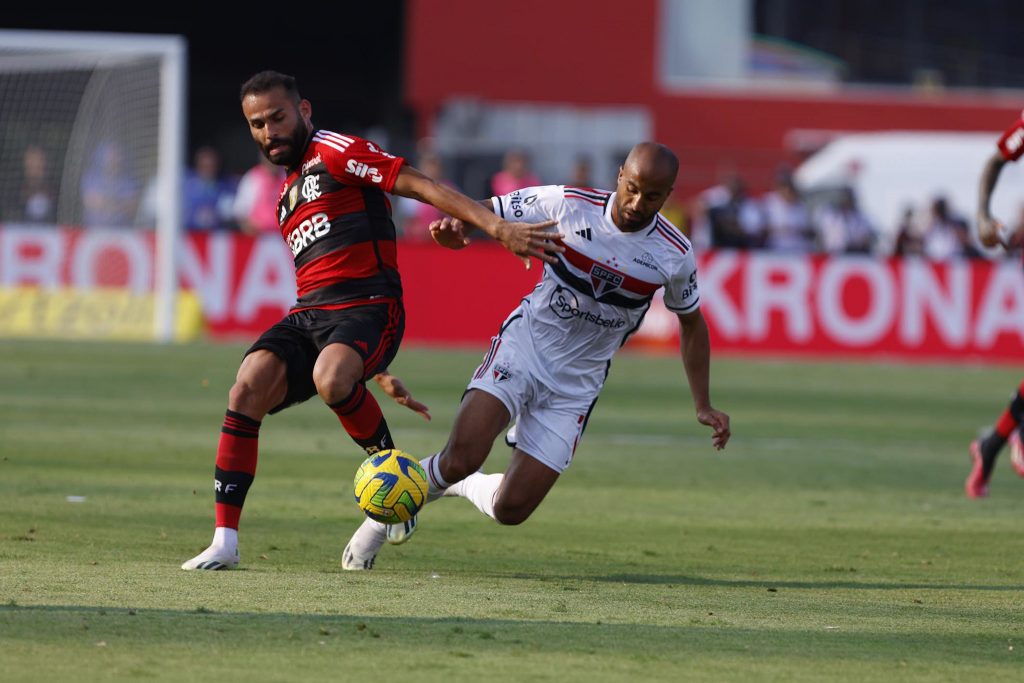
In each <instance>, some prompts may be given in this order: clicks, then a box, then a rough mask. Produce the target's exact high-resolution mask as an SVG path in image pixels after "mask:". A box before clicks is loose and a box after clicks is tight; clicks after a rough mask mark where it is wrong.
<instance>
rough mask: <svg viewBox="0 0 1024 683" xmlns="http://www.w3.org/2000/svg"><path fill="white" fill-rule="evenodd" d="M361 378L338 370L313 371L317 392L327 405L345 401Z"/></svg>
mask: <svg viewBox="0 0 1024 683" xmlns="http://www.w3.org/2000/svg"><path fill="white" fill-rule="evenodd" d="M358 381H359V378H356V377H350V376H348V375H347V374H345V373H342V372H337V371H333V372H332V371H322V370H321V371H317V370H314V371H313V384H314V385H315V386H316V392H317V394H319V395H320V398H321V399H323V401H324V403H326V404H327V405H334V404H335V403H339V402H341V401H344V400H345V399H346V398H348V397H349V395H351V394H352V390H353V389H354V388H355V386H356V383H357V382H358Z"/></svg>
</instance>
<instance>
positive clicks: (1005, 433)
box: [964, 113, 1024, 498]
mask: <svg viewBox="0 0 1024 683" xmlns="http://www.w3.org/2000/svg"><path fill="white" fill-rule="evenodd" d="M1022 155H1024V113H1021V115H1020V117H1019V118H1018V119H1017V120H1016V121H1015V122H1014V123H1013V125H1011V126H1010V127H1009V128H1007V129H1006V130H1005V131H1004V132H1003V134H1002V135H1001V136H1000V138H999V141H998V142H997V143H996V151H995V152H993V154H992V156H991V157H989V160H988V162H987V163H986V164H985V168H984V170H983V171H982V173H981V182H980V183H979V187H978V216H977V222H978V240H979V241H980V242H981V243H982V244H984V245H985V246H986V247H995V246H1002V247H1003V248H1004V249H1014V248H1016V247H1019V246H1021V244H1022V243H1024V234H1022V231H1021V228H1020V226H1017V227H1016V228H1009V227H1008V226H1006V225H1004V224H1003V223H1002V222H1000V221H998V220H996V219H995V218H994V217H993V216H992V212H991V209H990V208H989V205H990V203H991V200H992V192H993V191H994V190H995V188H996V182H997V181H998V180H999V174H1000V173H1001V172H1002V170H1003V166H1005V165H1006V164H1007V163H1008V162H1013V161H1017V160H1018V159H1020V158H1021V156H1022ZM1022 423H1024V380H1022V381H1021V383H1020V384H1019V385H1018V386H1017V389H1016V391H1015V392H1014V394H1013V396H1012V397H1011V398H1010V403H1009V404H1008V405H1007V406H1006V409H1005V410H1003V412H1002V413H1001V414H1000V416H999V419H998V420H996V423H995V424H994V425H993V426H992V429H991V430H989V432H988V434H986V435H985V436H984V437H983V438H981V439H975V440H974V441H972V442H971V444H970V446H969V448H968V452H969V454H970V457H971V472H970V474H968V475H967V480H966V481H965V482H964V492H965V493H966V494H967V497H968V498H984V497H985V496H987V495H988V480H989V478H990V477H991V476H992V469H993V468H994V467H995V465H996V458H997V457H999V451H1001V450H1002V449H1003V446H1005V445H1006V442H1007V441H1009V442H1010V464H1011V465H1013V469H1014V470H1015V471H1016V472H1017V474H1019V475H1020V476H1021V477H1024V445H1022V437H1021V430H1022V429H1024V424H1022Z"/></svg>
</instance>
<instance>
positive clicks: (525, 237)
mask: <svg viewBox="0 0 1024 683" xmlns="http://www.w3.org/2000/svg"><path fill="white" fill-rule="evenodd" d="M241 101H242V111H243V113H244V114H245V118H246V121H247V122H248V124H249V130H250V132H251V134H252V137H253V140H255V142H256V144H257V145H258V146H259V148H260V150H261V151H262V152H263V154H264V155H265V156H266V157H267V158H268V159H269V160H270V161H271V162H272V163H274V164H277V165H279V166H284V167H285V168H287V169H288V176H287V177H286V178H285V181H284V184H283V186H282V188H281V194H280V199H279V201H278V208H277V211H278V222H279V223H280V226H281V236H282V237H283V238H284V240H285V241H286V242H287V243H288V246H289V247H290V248H291V250H292V254H293V255H294V257H295V271H296V281H297V287H298V292H297V301H296V302H295V306H294V307H293V308H292V309H291V311H289V313H288V315H287V316H286V317H285V318H284V319H283V320H282V321H281V322H279V323H277V324H276V325H274V326H273V327H272V328H270V329H269V330H267V331H266V332H265V333H264V334H263V335H262V336H261V337H260V338H259V340H257V341H256V343H255V344H253V345H252V347H251V348H250V349H249V350H248V352H247V353H246V355H245V358H244V359H243V361H242V364H241V367H240V368H239V370H238V375H237V378H236V380H235V384H234V386H232V387H231V391H230V392H229V394H228V410H227V414H226V415H225V417H224V423H223V426H222V428H221V436H220V443H219V446H218V449H217V459H216V466H215V470H214V471H215V481H214V491H215V497H216V503H215V517H216V529H215V531H214V538H213V543H212V544H211V545H210V547H208V548H207V549H206V550H205V551H203V552H202V553H200V554H199V555H198V556H196V557H194V558H192V559H191V560H189V561H187V562H185V563H184V564H183V565H182V569H228V568H231V567H234V566H237V564H238V532H237V530H238V520H239V517H240V515H241V512H242V505H243V503H244V502H245V496H246V493H247V492H248V490H249V487H250V486H251V484H252V482H253V477H254V475H255V473H256V459H257V441H258V437H259V430H260V424H261V421H262V420H263V418H264V416H265V415H266V414H267V413H276V412H278V411H280V410H283V409H284V408H287V407H288V406H290V405H293V404H295V403H299V402H302V401H305V400H306V399H309V398H311V397H313V396H314V395H319V397H320V398H321V400H323V401H324V403H326V404H327V405H328V406H329V407H330V409H331V410H332V411H333V412H334V413H335V415H337V417H338V419H339V420H340V421H341V424H342V426H343V427H344V429H345V431H346V432H348V434H349V436H351V437H352V439H353V440H354V441H355V442H356V443H357V444H358V445H359V446H360V447H361V448H362V449H363V450H364V451H365V452H366V453H373V452H375V451H377V450H380V449H385V448H391V447H393V446H394V443H393V441H392V438H391V433H390V431H389V430H388V425H387V422H386V421H385V420H384V416H383V414H382V412H381V409H380V406H379V405H378V404H377V401H376V399H374V397H373V395H372V394H371V393H370V392H369V391H367V389H366V386H365V383H366V381H367V380H368V379H370V378H374V379H375V380H376V381H377V383H378V384H379V385H380V387H381V389H383V391H384V393H386V394H387V395H388V396H390V397H392V398H393V399H395V400H396V401H397V402H398V403H399V404H401V405H404V406H406V407H408V408H410V409H412V410H414V411H416V412H419V413H421V414H422V415H423V416H424V417H426V418H427V419H429V417H430V415H429V413H428V412H427V407H426V406H425V405H423V404H422V403H419V402H418V401H416V400H415V399H414V398H413V397H412V395H411V394H410V393H409V391H408V390H407V389H406V388H405V387H404V386H403V384H402V383H401V382H400V381H399V380H398V379H397V378H396V377H394V376H392V375H391V374H390V373H388V365H389V364H390V363H391V361H392V360H393V359H394V357H395V354H396V353H397V351H398V345H399V342H400V341H401V339H402V333H403V330H404V327H405V313H404V310H403V308H402V282H401V278H400V277H399V272H398V260H397V256H396V248H395V226H394V224H393V223H392V221H391V205H390V202H389V201H388V198H387V195H386V194H385V193H389V192H390V193H393V194H397V195H401V196H403V197H411V198H413V199H418V200H420V201H423V202H427V203H429V204H432V205H434V206H435V207H437V208H438V209H440V210H441V211H442V212H444V213H446V214H450V215H454V216H457V217H459V218H461V219H463V220H465V221H466V222H469V223H473V224H476V225H481V226H482V227H483V229H484V230H485V231H486V232H487V233H488V234H490V235H491V236H492V237H494V238H495V239H496V240H498V241H499V242H500V243H501V244H502V245H504V246H505V247H506V248H507V249H509V250H510V251H512V252H513V253H515V254H516V255H518V256H520V257H521V258H522V259H523V260H524V261H525V262H526V264H527V266H529V257H531V256H533V257H537V258H540V259H542V260H544V261H551V260H552V259H554V256H553V254H552V253H545V252H555V251H560V247H558V246H556V245H554V244H553V243H552V242H551V240H554V239H558V238H560V237H561V235H559V234H557V233H555V232H552V231H551V230H550V228H551V227H552V226H553V225H555V223H556V222H555V221H546V222H543V223H537V224H528V223H517V222H510V221H505V220H503V219H501V218H499V217H497V216H495V215H494V214H493V213H492V212H490V211H487V210H486V209H484V208H483V207H482V206H480V205H479V204H478V203H476V202H474V201H473V200H471V199H469V198H468V197H466V196H464V195H462V194H460V193H459V192H457V191H455V190H453V189H451V188H449V187H447V186H445V185H442V184H439V183H436V182H434V181H433V180H431V179H430V178H428V177H427V176H425V175H423V174H422V173H420V172H418V171H417V170H416V169H414V168H412V167H411V166H409V165H408V164H407V163H406V162H405V160H404V159H402V158H401V157H396V156H393V155H391V154H388V153H387V152H385V151H384V150H382V149H380V148H379V147H377V146H376V145H374V144H373V143H372V142H370V141H369V140H363V139H361V138H358V137H356V136H354V135H344V134H339V133H333V132H330V131H327V130H322V129H318V128H316V127H315V126H314V125H313V122H312V106H311V105H310V103H309V101H308V100H305V99H302V97H301V96H300V95H299V91H298V87H297V86H296V83H295V79H294V78H292V77H291V76H287V75H284V74H280V73H277V72H274V71H264V72H261V73H258V74H256V75H255V76H253V77H252V78H250V79H249V80H248V81H246V82H245V84H243V86H242V91H241Z"/></svg>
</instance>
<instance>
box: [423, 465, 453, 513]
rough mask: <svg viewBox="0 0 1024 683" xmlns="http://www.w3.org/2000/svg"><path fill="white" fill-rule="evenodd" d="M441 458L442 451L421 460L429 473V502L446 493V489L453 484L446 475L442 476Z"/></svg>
mask: <svg viewBox="0 0 1024 683" xmlns="http://www.w3.org/2000/svg"><path fill="white" fill-rule="evenodd" d="M440 460H441V454H440V453H434V454H433V455H431V456H429V457H426V458H423V460H420V466H421V467H422V468H423V469H424V470H425V471H426V473H427V502H428V503H429V502H431V501H435V500H437V499H438V498H440V497H441V496H443V495H444V492H445V490H446V489H447V488H448V487H449V486H451V484H449V483H448V482H447V481H445V479H444V477H442V476H441V468H440V467H439V464H440Z"/></svg>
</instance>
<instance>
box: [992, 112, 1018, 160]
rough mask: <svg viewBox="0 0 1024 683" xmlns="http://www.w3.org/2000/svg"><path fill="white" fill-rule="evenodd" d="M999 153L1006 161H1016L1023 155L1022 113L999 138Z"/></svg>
mask: <svg viewBox="0 0 1024 683" xmlns="http://www.w3.org/2000/svg"><path fill="white" fill-rule="evenodd" d="M998 145H999V151H1000V153H1002V155H1003V158H1004V159H1006V160H1007V161H1017V159H1020V157H1021V155H1022V154H1024V112H1022V113H1021V115H1020V118H1019V119H1017V121H1016V122H1015V123H1014V124H1013V125H1012V126H1010V127H1009V128H1007V129H1006V131H1005V132H1004V133H1003V134H1002V136H1001V137H1000V138H999V143H998Z"/></svg>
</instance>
